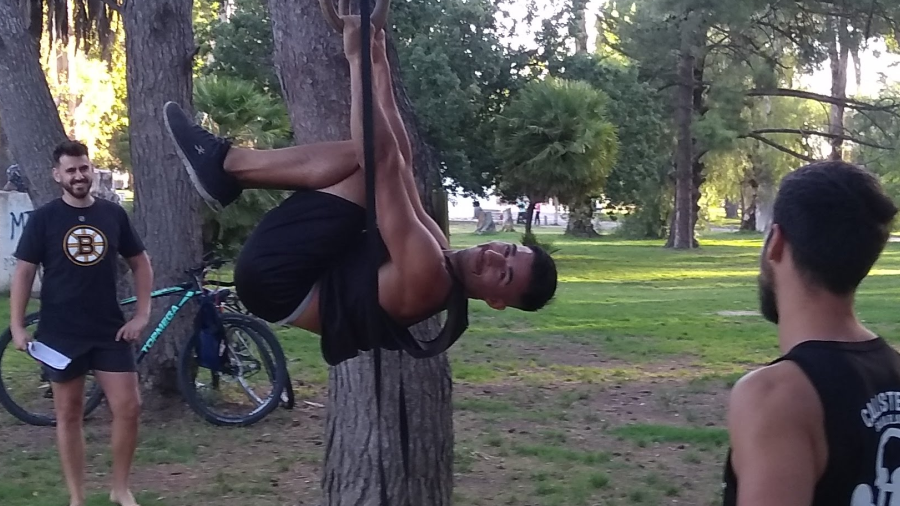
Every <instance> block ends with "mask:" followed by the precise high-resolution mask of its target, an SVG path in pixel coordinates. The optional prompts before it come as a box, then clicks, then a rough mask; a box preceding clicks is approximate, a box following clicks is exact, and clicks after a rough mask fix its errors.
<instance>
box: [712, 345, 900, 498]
mask: <svg viewBox="0 0 900 506" xmlns="http://www.w3.org/2000/svg"><path fill="white" fill-rule="evenodd" d="M781 360H790V361H793V362H794V363H796V364H797V365H798V366H799V367H800V368H801V369H802V370H803V372H804V373H805V374H806V376H807V377H808V378H809V380H810V382H811V383H812V384H813V386H814V387H815V389H816V392H817V394H818V396H819V399H820V400H821V402H822V407H823V410H824V415H825V438H826V443H827V445H828V462H827V464H826V468H825V473H824V475H823V476H822V478H821V479H820V480H819V482H818V483H817V484H816V488H815V494H814V497H813V502H812V504H813V506H832V505H833V506H873V505H874V506H877V505H888V504H898V501H900V354H898V353H897V352H896V351H895V350H894V349H893V348H891V346H890V345H888V344H887V342H885V341H884V340H883V339H881V338H878V339H874V340H871V341H866V342H861V343H850V342H825V341H809V342H804V343H801V344H799V345H797V346H796V347H794V349H792V350H791V351H790V352H788V353H787V354H786V355H785V356H783V357H781V358H780V359H778V360H776V362H778V361H781ZM724 485H725V487H724V500H723V504H724V505H725V506H731V505H734V504H736V503H737V490H738V487H739V486H740V482H739V481H738V480H737V476H736V475H735V473H734V469H733V468H732V467H731V452H730V451H729V454H728V459H727V462H726V466H725V483H724Z"/></svg>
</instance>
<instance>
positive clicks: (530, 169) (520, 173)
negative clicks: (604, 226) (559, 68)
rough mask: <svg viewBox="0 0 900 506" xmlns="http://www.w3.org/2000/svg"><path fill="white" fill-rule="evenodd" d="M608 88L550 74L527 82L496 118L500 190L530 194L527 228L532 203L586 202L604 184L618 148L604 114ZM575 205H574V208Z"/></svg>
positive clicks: (577, 205) (528, 227)
mask: <svg viewBox="0 0 900 506" xmlns="http://www.w3.org/2000/svg"><path fill="white" fill-rule="evenodd" d="M608 100H609V99H608V98H607V96H606V94H604V93H603V92H602V91H600V90H598V89H596V88H594V87H592V86H591V85H589V84H587V83H585V82H583V81H569V80H564V79H554V78H548V79H546V80H543V81H534V82H531V83H529V84H528V85H527V86H526V87H525V88H524V89H523V90H522V91H521V92H520V93H519V95H518V96H516V97H515V98H514V99H513V100H512V101H511V102H510V104H509V106H507V108H506V109H505V110H504V111H503V113H502V114H501V115H500V116H499V117H498V118H497V122H498V129H497V151H498V155H499V157H500V159H501V160H502V163H503V165H502V167H501V169H502V171H501V174H502V176H501V177H502V179H501V184H500V188H501V191H502V192H503V193H504V194H505V195H507V196H508V197H511V198H515V197H519V196H523V195H524V196H527V197H528V199H529V201H530V202H529V206H528V211H527V218H526V225H525V234H526V237H527V236H530V234H531V217H532V215H533V213H534V205H535V204H536V203H538V202H542V201H544V200H546V199H547V198H549V197H558V198H559V199H560V200H561V201H562V202H563V203H565V204H567V205H569V206H570V207H572V208H579V209H580V208H583V207H585V206H584V204H585V201H587V203H588V206H587V208H588V209H589V210H590V213H587V216H586V218H585V219H586V221H587V228H586V230H588V233H590V232H593V228H592V227H590V215H591V214H593V206H592V205H591V204H590V203H591V201H592V198H591V197H592V196H594V195H595V194H596V193H598V192H600V190H602V188H603V185H604V183H605V182H606V177H607V176H608V175H609V172H610V171H611V170H612V167H613V165H614V164H615V161H616V156H617V154H618V146H619V143H618V137H617V135H616V128H615V126H613V125H612V124H611V123H610V122H609V121H607V120H606V104H607V102H608ZM573 210H574V209H573Z"/></svg>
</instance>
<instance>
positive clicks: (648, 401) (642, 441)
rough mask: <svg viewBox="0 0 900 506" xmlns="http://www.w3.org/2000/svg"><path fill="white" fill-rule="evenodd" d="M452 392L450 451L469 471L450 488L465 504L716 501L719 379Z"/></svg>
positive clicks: (722, 392)
mask: <svg viewBox="0 0 900 506" xmlns="http://www.w3.org/2000/svg"><path fill="white" fill-rule="evenodd" d="M456 397H457V399H458V405H459V407H460V409H457V414H456V419H455V420H456V428H457V434H458V436H457V439H458V452H460V451H462V452H466V453H467V455H463V460H464V461H465V463H466V465H467V467H468V468H470V472H467V473H463V474H461V475H460V476H459V479H458V487H457V490H458V491H459V492H460V493H461V494H463V495H464V496H465V498H466V499H467V500H468V501H469V502H467V504H485V505H492V504H523V505H524V504H539V505H554V504H567V505H569V504H596V503H597V500H600V499H603V500H610V499H613V498H616V499H617V500H621V501H622V502H624V503H634V504H691V505H706V504H715V501H716V500H717V497H718V496H717V494H718V490H719V481H720V476H721V469H722V467H721V466H722V463H723V459H724V456H725V452H726V448H725V446H724V445H722V438H721V431H722V430H723V429H722V423H723V409H724V405H725V404H724V403H725V400H726V398H727V388H726V387H725V385H724V384H723V383H720V384H707V385H703V386H702V387H698V386H697V385H696V384H692V383H690V382H687V381H683V380H682V381H678V380H651V381H647V382H627V383H624V384H609V385H602V386H598V385H577V384H575V385H555V386H548V387H545V388H541V389H535V388H533V387H529V386H525V385H515V384H504V385H491V386H490V387H488V388H484V387H480V388H476V387H460V388H457V390H456ZM622 428H631V429H639V431H638V433H637V434H630V433H624V434H622V433H620V432H619V431H620V430H621V429H622ZM640 431H643V432H645V433H641V432H640ZM679 439H681V440H679ZM487 477H490V478H487Z"/></svg>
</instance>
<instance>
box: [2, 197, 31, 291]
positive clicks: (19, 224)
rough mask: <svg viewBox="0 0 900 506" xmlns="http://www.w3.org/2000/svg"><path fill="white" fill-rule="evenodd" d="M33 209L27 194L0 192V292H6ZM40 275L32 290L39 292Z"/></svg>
mask: <svg viewBox="0 0 900 506" xmlns="http://www.w3.org/2000/svg"><path fill="white" fill-rule="evenodd" d="M33 210H34V207H33V206H32V205H31V199H30V198H29V197H28V194H27V193H20V192H9V191H0V292H8V291H9V286H10V283H11V282H12V275H13V272H14V271H15V268H16V257H15V256H14V255H15V253H16V247H17V246H18V244H19V239H20V238H21V237H22V230H23V229H24V228H25V224H26V223H28V218H29V217H30V216H31V212H32V211H33ZM40 288H41V282H40V275H38V276H36V277H35V280H34V290H40Z"/></svg>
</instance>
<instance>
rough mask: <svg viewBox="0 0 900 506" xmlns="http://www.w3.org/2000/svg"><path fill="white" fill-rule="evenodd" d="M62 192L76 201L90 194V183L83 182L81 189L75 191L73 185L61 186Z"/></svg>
mask: <svg viewBox="0 0 900 506" xmlns="http://www.w3.org/2000/svg"><path fill="white" fill-rule="evenodd" d="M62 187H63V190H65V191H66V193H68V194H69V195H71V196H73V197H75V198H76V199H83V198H85V197H87V196H88V194H89V193H90V192H91V183H90V181H85V182H84V186H83V187H82V189H80V190H78V189H75V184H74V183H73V184H64V185H62Z"/></svg>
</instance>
